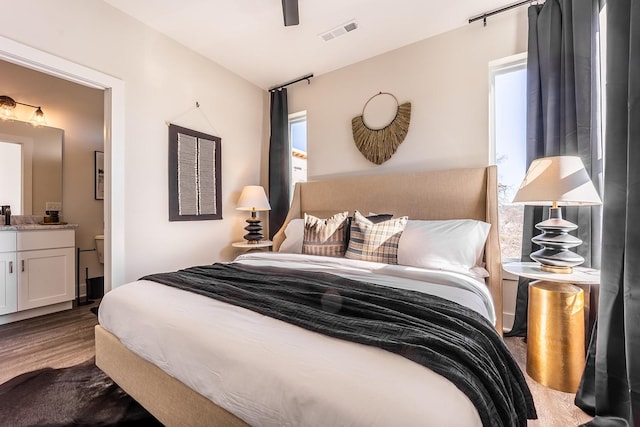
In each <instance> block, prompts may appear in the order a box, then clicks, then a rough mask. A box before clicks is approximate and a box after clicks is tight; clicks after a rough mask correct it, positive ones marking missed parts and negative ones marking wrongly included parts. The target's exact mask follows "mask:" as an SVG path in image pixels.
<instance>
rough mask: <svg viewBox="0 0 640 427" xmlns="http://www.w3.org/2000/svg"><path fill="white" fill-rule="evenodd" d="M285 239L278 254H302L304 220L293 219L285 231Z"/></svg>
mask: <svg viewBox="0 0 640 427" xmlns="http://www.w3.org/2000/svg"><path fill="white" fill-rule="evenodd" d="M284 235H285V239H284V240H283V241H282V243H281V244H280V249H278V252H285V253H290V254H301V253H302V241H303V240H304V219H299V218H297V219H292V220H291V221H289V224H287V228H285V229H284Z"/></svg>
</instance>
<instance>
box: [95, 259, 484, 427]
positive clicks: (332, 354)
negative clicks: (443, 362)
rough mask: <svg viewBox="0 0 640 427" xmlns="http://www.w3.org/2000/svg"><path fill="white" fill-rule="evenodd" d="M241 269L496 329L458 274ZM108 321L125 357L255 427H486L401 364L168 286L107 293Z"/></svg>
mask: <svg viewBox="0 0 640 427" xmlns="http://www.w3.org/2000/svg"><path fill="white" fill-rule="evenodd" d="M236 261H237V262H242V263H246V264H251V265H263V264H268V265H271V266H274V265H275V266H282V267H288V268H305V269H312V270H316V271H324V270H327V269H330V270H332V272H334V273H338V274H340V275H342V276H345V277H349V278H360V279H362V280H367V281H369V282H375V283H379V284H384V285H388V286H389V285H390V286H397V287H402V288H407V289H417V290H420V289H418V288H421V289H423V290H427V291H428V292H430V293H436V294H438V295H440V296H442V297H444V298H449V299H452V300H454V301H457V302H460V303H464V304H465V305H467V306H469V307H471V308H473V309H475V310H477V311H478V312H480V313H482V314H483V315H485V316H486V317H487V318H489V319H490V320H492V321H493V320H494V318H495V315H494V313H493V306H492V304H491V297H490V294H489V292H488V291H487V290H486V288H485V286H484V284H483V283H481V282H479V281H477V280H476V279H472V278H469V277H468V276H463V275H461V274H457V273H451V274H447V273H446V272H443V271H428V270H422V269H417V268H407V267H401V266H389V265H383V264H376V263H370V262H364V261H353V260H345V259H337V258H324V257H317V256H308V255H298V254H281V253H256V254H246V255H242V256H240V257H238V259H237V260H236ZM421 280H428V281H429V282H431V284H429V283H425V282H423V281H421ZM99 321H100V324H101V325H102V326H103V327H105V328H106V329H107V330H108V331H110V332H111V333H113V334H114V335H116V336H117V337H118V338H119V339H120V340H121V341H122V343H123V344H124V345H125V346H126V347H127V348H129V349H130V350H132V351H133V352H135V353H136V354H138V355H140V356H141V357H143V358H144V359H146V360H148V361H151V362H152V363H154V364H155V365H157V366H158V367H160V368H161V369H163V370H164V371H165V372H167V373H168V374H169V375H171V376H173V377H175V378H177V379H178V380H180V381H182V382H183V383H184V384H186V385H187V386H189V387H191V388H192V389H194V390H196V391H198V392H199V393H200V394H202V395H203V396H205V397H207V398H209V399H210V400H212V401H213V402H215V403H216V404H218V405H219V406H221V407H223V408H225V409H227V410H228V411H230V412H232V413H234V414H235V415H236V416H238V417H240V418H242V419H243V420H244V421H246V422H247V423H249V424H251V425H254V426H390V425H403V426H413V425H415V426H418V425H420V426H424V425H434V426H479V425H481V423H480V418H479V416H478V413H477V412H476V410H475V408H474V406H473V405H472V404H471V402H470V401H469V399H468V398H467V397H466V396H465V395H464V394H463V393H462V392H461V391H459V390H458V389H457V388H456V387H455V386H454V385H453V384H452V383H451V382H449V381H448V380H446V379H444V378H443V377H441V376H440V375H438V374H436V373H434V372H433V371H431V370H429V369H427V368H425V367H423V366H421V365H418V364H416V363H414V362H411V361H410V360H408V359H405V358H404V357H402V356H399V355H396V354H393V353H390V352H387V351H384V350H381V349H378V348H375V347H369V346H365V345H362V344H356V343H352V342H347V341H342V340H338V339H335V338H330V337H326V336H324V335H321V334H318V333H315V332H310V331H307V330H305V329H302V328H299V327H297V326H293V325H289V324H287V323H285V322H282V321H280V320H276V319H272V318H269V317H265V316H263V315H260V314H257V313H254V312H251V311H249V310H246V309H243V308H240V307H236V306H232V305H229V304H226V303H223V302H220V301H217V300H214V299H211V298H207V297H204V296H201V295H197V294H194V293H191V292H184V291H181V290H178V289H175V288H172V287H169V286H164V285H161V284H159V283H155V282H151V281H145V280H141V281H136V282H132V283H129V284H127V285H124V286H120V287H118V288H116V289H114V290H113V291H111V292H109V293H108V294H107V295H105V297H104V298H103V300H102V302H101V304H100V310H99Z"/></svg>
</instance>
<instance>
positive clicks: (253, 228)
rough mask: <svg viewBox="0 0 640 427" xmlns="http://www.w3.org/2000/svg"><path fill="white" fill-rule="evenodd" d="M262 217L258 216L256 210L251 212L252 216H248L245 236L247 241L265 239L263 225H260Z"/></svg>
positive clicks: (255, 241) (256, 241)
mask: <svg viewBox="0 0 640 427" xmlns="http://www.w3.org/2000/svg"><path fill="white" fill-rule="evenodd" d="M260 222H261V221H260V218H258V217H257V216H256V213H255V211H254V212H251V217H250V218H247V223H248V224H249V225H247V226H246V227H245V228H244V229H245V230H247V231H248V233H247V234H245V235H244V236H243V237H244V239H245V240H246V241H247V243H258V242H259V241H260V240H262V239H264V235H263V234H262V233H261V231H262V225H260Z"/></svg>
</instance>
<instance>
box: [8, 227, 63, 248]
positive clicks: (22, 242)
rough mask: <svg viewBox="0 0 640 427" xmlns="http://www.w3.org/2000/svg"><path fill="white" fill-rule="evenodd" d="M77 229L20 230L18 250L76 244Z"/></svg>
mask: <svg viewBox="0 0 640 427" xmlns="http://www.w3.org/2000/svg"><path fill="white" fill-rule="evenodd" d="M75 240H76V239H75V230H36V231H19V232H18V239H17V243H18V251H32V250H36V249H50V248H65V247H70V246H75V244H76V243H75Z"/></svg>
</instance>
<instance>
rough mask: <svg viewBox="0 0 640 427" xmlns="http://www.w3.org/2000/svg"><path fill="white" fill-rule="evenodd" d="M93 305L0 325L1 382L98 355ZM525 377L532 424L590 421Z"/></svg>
mask: <svg viewBox="0 0 640 427" xmlns="http://www.w3.org/2000/svg"><path fill="white" fill-rule="evenodd" d="M91 307H92V306H80V307H76V308H74V309H73V310H68V311H64V312H60V313H55V314H50V315H47V316H42V317H38V318H35V319H28V320H23V321H21V322H16V323H11V324H8V325H2V326H0V384H1V383H3V382H5V381H7V380H8V379H10V378H13V377H14V376H16V375H18V374H21V373H24V372H29V371H32V370H35V369H39V368H44V367H53V368H63V367H67V366H72V365H75V364H78V363H81V362H84V361H85V360H88V359H90V358H92V357H93V356H95V351H94V337H93V327H94V326H95V325H96V324H97V322H98V320H97V316H95V315H94V314H93V313H92V312H91V311H89V309H90V308H91ZM505 341H506V343H507V345H508V347H509V349H510V350H511V352H512V353H513V354H514V356H515V358H516V360H517V361H518V363H519V364H520V367H521V369H522V370H523V372H525V361H526V353H527V350H526V344H525V343H524V342H523V341H522V339H521V338H506V339H505ZM525 376H526V374H525ZM527 382H528V383H529V387H530V388H531V391H532V393H533V396H534V400H535V402H536V407H537V410H538V420H536V421H529V423H528V426H535V427H570V426H578V425H580V424H582V423H585V422H587V421H589V420H590V417H589V416H588V415H586V414H585V413H583V412H582V411H581V410H580V409H578V408H577V407H576V406H574V404H573V399H574V395H573V394H570V393H562V392H559V391H555V390H551V389H549V388H547V387H544V386H542V385H540V384H538V383H536V382H535V381H533V380H532V379H531V378H529V377H527Z"/></svg>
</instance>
